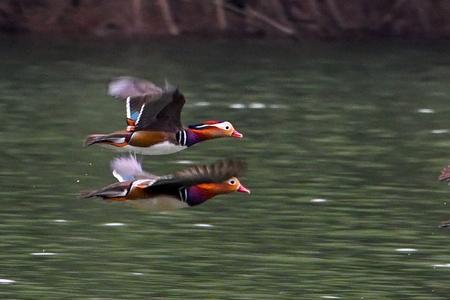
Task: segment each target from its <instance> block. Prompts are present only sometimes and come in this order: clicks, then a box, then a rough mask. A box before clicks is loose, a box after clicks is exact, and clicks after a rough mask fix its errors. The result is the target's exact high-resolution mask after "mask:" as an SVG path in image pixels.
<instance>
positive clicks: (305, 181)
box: [0, 40, 450, 300]
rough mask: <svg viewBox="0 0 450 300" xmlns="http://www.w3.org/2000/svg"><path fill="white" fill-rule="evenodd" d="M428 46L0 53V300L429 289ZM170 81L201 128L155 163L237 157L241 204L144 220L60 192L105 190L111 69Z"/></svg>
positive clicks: (437, 147)
mask: <svg viewBox="0 0 450 300" xmlns="http://www.w3.org/2000/svg"><path fill="white" fill-rule="evenodd" d="M448 49H449V48H448V45H434V46H429V45H428V46H427V45H417V44H413V43H398V42H397V43H391V42H387V43H384V44H383V43H381V42H368V43H367V42H366V43H360V44H336V43H329V44H314V45H311V44H310V45H304V44H303V43H302V42H299V43H297V44H294V43H289V42H283V43H281V42H279V43H278V42H272V43H270V42H261V41H249V42H242V41H234V42H222V41H218V42H210V41H154V42H148V43H132V42H121V43H119V42H118V43H110V42H105V43H81V42H75V41H74V42H73V43H68V42H67V43H63V42H60V43H55V42H48V41H38V42H37V41H34V42H33V41H19V40H16V41H8V42H5V41H4V43H3V44H2V46H1V47H0V55H1V57H2V59H1V60H0V66H1V68H0V72H1V76H0V90H1V94H0V97H1V99H0V116H1V118H2V121H3V122H2V124H3V125H2V130H1V131H0V140H1V147H0V155H1V160H2V164H1V168H0V174H1V178H2V180H1V183H0V184H1V188H0V195H1V202H0V203H1V206H0V235H1V238H0V298H2V299H63V298H65V299H161V300H162V299H258V300H260V299H377V300H379V299H423V300H434V299H443V300H444V299H449V298H450V291H449V280H448V278H449V276H450V252H449V246H450V242H449V241H450V231H448V230H447V231H446V230H442V229H439V228H437V226H438V225H439V223H440V222H441V221H444V220H447V219H450V207H448V206H447V201H448V199H450V189H449V188H448V187H447V186H446V185H445V184H441V183H439V182H437V176H438V174H439V171H440V169H441V167H443V166H445V165H447V164H449V163H450V153H449V152H450V151H449V150H450V134H449V131H448V130H450V120H449V115H450V54H449V51H448ZM124 74H128V75H135V76H140V77H144V78H148V79H152V80H154V81H155V82H157V83H163V82H164V79H168V80H169V81H171V82H173V83H175V84H178V85H179V86H180V87H181V89H182V91H183V92H184V93H185V95H186V97H187V98H188V104H187V105H186V107H185V109H184V112H183V119H184V122H185V123H186V124H189V123H191V124H192V123H193V124H195V123H198V122H199V121H202V120H209V119H218V120H229V121H231V122H232V123H233V124H234V125H235V126H236V128H237V129H238V130H239V131H241V132H243V133H244V134H245V139H243V140H232V139H221V140H214V141H210V142H206V143H204V144H201V145H196V146H194V147H193V148H192V149H189V150H186V151H183V152H180V153H177V154H175V155H171V156H165V157H145V159H144V166H145V168H146V169H147V170H148V171H151V172H154V173H157V174H166V173H169V172H172V171H174V170H177V169H180V168H184V167H186V166H189V165H191V164H192V163H202V162H212V161H214V160H216V159H220V158H224V157H238V158H243V159H245V160H247V162H248V164H249V170H248V172H247V174H246V176H245V177H244V178H243V179H242V181H243V182H244V184H245V185H247V186H248V187H249V188H251V189H252V192H253V194H252V195H251V197H247V196H245V195H242V194H238V193H236V194H233V195H225V196H220V197H216V198H214V199H213V200H211V201H209V202H208V203H205V204H203V205H201V206H199V207H195V208H193V209H183V210H178V211H175V212H170V213H150V212H146V211H142V210H139V209H135V208H132V207H127V206H123V205H120V204H111V203H104V202H102V201H99V200H82V199H78V198H77V195H78V193H79V191H80V190H85V189H90V188H95V187H100V186H103V185H106V184H109V183H112V182H114V178H113V177H112V176H111V174H110V172H109V161H110V160H111V159H112V158H113V153H112V152H109V151H108V150H104V149H101V148H96V147H91V148H87V149H84V148H82V141H83V139H84V137H85V136H86V135H87V134H89V133H94V132H110V131H113V130H116V129H119V128H122V127H123V126H124V125H125V124H124V118H123V115H124V107H123V106H122V105H121V104H120V103H119V102H117V101H115V100H113V99H110V98H109V97H108V96H106V95H105V89H106V87H105V84H106V82H107V81H108V79H110V78H111V77H114V76H118V75H124Z"/></svg>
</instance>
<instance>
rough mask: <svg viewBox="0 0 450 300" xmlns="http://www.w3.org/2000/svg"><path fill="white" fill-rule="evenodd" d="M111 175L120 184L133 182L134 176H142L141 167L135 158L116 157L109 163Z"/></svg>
mask: <svg viewBox="0 0 450 300" xmlns="http://www.w3.org/2000/svg"><path fill="white" fill-rule="evenodd" d="M111 169H112V174H113V176H114V177H116V178H117V180H119V181H120V182H122V181H127V180H134V179H135V177H136V175H139V174H142V173H143V170H142V166H141V164H140V163H139V162H138V161H137V159H136V157H134V156H128V157H118V158H116V159H114V160H113V161H112V162H111Z"/></svg>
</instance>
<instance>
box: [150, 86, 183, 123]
mask: <svg viewBox="0 0 450 300" xmlns="http://www.w3.org/2000/svg"><path fill="white" fill-rule="evenodd" d="M185 102H186V99H185V98H184V96H183V94H182V93H181V92H180V91H179V90H178V89H175V91H174V92H173V96H172V102H170V103H169V104H168V105H167V106H166V107H165V108H164V109H163V110H161V111H160V112H159V114H158V115H157V116H156V123H155V124H154V126H155V127H157V128H159V130H162V131H172V132H173V131H178V130H181V129H183V124H182V122H181V110H182V109H183V106H184V103H185Z"/></svg>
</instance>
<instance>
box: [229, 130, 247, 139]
mask: <svg viewBox="0 0 450 300" xmlns="http://www.w3.org/2000/svg"><path fill="white" fill-rule="evenodd" d="M231 136H232V137H234V138H238V139H241V138H243V137H244V135H243V134H242V133H240V132H239V131H237V130H234V131H233V133H232V134H231Z"/></svg>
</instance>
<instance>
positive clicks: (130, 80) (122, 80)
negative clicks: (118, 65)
mask: <svg viewBox="0 0 450 300" xmlns="http://www.w3.org/2000/svg"><path fill="white" fill-rule="evenodd" d="M162 92H163V90H162V89H161V88H160V87H159V86H157V85H155V84H154V83H152V82H150V81H148V80H144V79H139V78H135V77H130V76H121V77H117V78H114V79H112V80H111V81H110V82H109V84H108V95H110V96H113V97H116V98H120V99H122V100H125V99H127V98H128V97H136V96H147V95H161V94H162Z"/></svg>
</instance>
